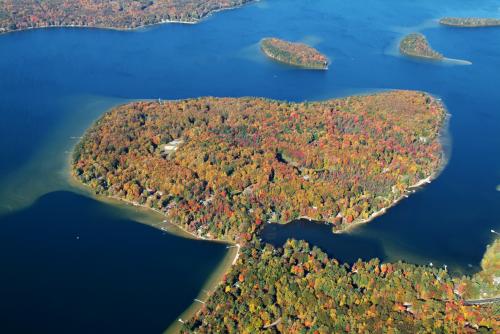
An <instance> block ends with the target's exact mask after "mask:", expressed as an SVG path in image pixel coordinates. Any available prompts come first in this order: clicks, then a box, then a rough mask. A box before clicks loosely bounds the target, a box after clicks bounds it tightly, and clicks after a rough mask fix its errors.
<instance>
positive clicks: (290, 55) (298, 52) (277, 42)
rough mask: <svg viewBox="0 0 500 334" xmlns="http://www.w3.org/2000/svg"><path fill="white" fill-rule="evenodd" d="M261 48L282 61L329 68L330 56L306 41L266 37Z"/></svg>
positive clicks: (294, 64)
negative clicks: (299, 41)
mask: <svg viewBox="0 0 500 334" xmlns="http://www.w3.org/2000/svg"><path fill="white" fill-rule="evenodd" d="M260 48H261V50H262V52H263V53H264V54H265V55H266V56H268V57H269V58H271V59H273V60H276V61H279V62H281V63H285V64H288V65H293V66H299V67H303V68H307V69H317V70H326V69H328V58H327V57H326V56H325V55H323V54H321V53H320V52H319V51H318V50H316V49H315V48H313V47H310V46H309V45H306V44H304V43H292V42H288V41H284V40H281V39H278V38H264V39H263V40H261V42H260Z"/></svg>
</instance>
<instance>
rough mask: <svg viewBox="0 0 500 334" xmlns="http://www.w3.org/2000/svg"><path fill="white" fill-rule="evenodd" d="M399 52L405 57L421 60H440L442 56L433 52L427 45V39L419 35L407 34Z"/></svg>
mask: <svg viewBox="0 0 500 334" xmlns="http://www.w3.org/2000/svg"><path fill="white" fill-rule="evenodd" d="M399 51H400V52H401V53H402V54H404V55H406V56H412V57H421V58H429V59H436V60H442V59H443V58H444V56H443V55H442V54H441V53H439V52H437V51H435V50H434V49H432V48H431V46H430V45H429V42H428V41H427V38H425V36H424V35H422V34H420V33H414V34H409V35H407V36H405V37H404V38H403V39H402V40H401V42H400V44H399Z"/></svg>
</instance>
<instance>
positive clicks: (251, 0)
mask: <svg viewBox="0 0 500 334" xmlns="http://www.w3.org/2000/svg"><path fill="white" fill-rule="evenodd" d="M259 1H260V0H249V1H248V2H246V3H243V4H240V5H237V6H232V7H227V8H218V9H213V10H210V11H208V12H207V14H205V15H204V16H202V17H200V18H198V19H193V20H192V21H187V20H160V21H158V22H156V23H148V24H143V25H139V26H137V27H112V26H98V25H95V26H92V25H81V24H68V25H64V24H61V25H47V26H40V27H27V28H21V29H15V30H6V29H4V30H1V29H0V36H2V35H8V34H12V33H16V32H24V31H30V30H38V29H64V28H77V29H99V30H111V31H122V32H137V31H140V30H141V29H147V28H151V27H154V26H159V25H163V24H188V25H194V24H198V23H201V22H203V21H204V20H206V19H208V18H209V17H211V16H212V15H213V14H216V13H219V12H223V11H227V10H233V9H237V8H241V7H243V6H247V5H249V4H252V3H256V2H259Z"/></svg>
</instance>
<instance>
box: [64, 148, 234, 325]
mask: <svg viewBox="0 0 500 334" xmlns="http://www.w3.org/2000/svg"><path fill="white" fill-rule="evenodd" d="M68 163H69V166H68V167H69V168H68V170H67V172H68V175H67V178H68V184H69V185H70V186H71V187H74V188H76V189H78V190H79V191H81V192H82V193H84V194H85V195H86V196H89V197H91V198H93V199H95V200H97V201H99V202H104V203H107V204H110V205H115V206H120V205H126V206H127V209H132V208H139V209H141V210H144V214H148V213H149V214H151V212H153V213H154V215H158V216H159V217H158V218H160V217H162V218H165V213H163V212H161V211H160V210H158V209H155V208H151V207H148V206H145V205H143V204H139V203H136V202H133V201H129V200H126V199H122V198H119V197H117V196H106V195H99V194H96V193H94V192H93V191H92V189H91V188H90V187H89V186H87V185H86V184H84V183H82V182H80V181H79V180H78V179H77V178H76V176H75V175H74V174H73V173H72V170H71V157H69V159H68ZM136 221H137V222H138V223H140V224H144V225H148V226H150V227H152V228H156V229H158V230H161V231H163V232H165V233H170V234H172V235H174V236H177V237H181V238H187V239H192V240H198V241H208V242H215V243H221V244H225V245H226V249H228V251H227V254H226V255H225V256H224V258H223V259H222V261H221V262H220V263H219V264H218V265H217V266H216V268H215V269H214V271H213V272H212V273H211V274H210V275H209V276H208V278H207V279H206V281H205V283H203V285H202V286H201V289H200V291H199V292H198V293H197V295H196V297H195V299H194V300H193V302H192V303H191V304H190V305H189V306H188V307H187V308H186V309H185V310H184V311H183V312H182V313H181V314H179V315H178V317H177V320H175V321H174V322H173V323H171V324H169V325H168V326H167V327H166V329H165V330H164V331H163V333H165V334H173V333H178V332H179V329H180V327H181V326H182V324H183V322H184V321H187V320H189V319H191V318H192V317H194V316H195V314H196V313H198V312H199V311H200V310H201V309H202V308H203V306H204V302H203V301H204V300H208V299H209V298H210V296H211V295H212V294H213V292H214V291H215V290H216V289H217V288H218V287H219V285H220V284H221V283H222V278H223V277H224V276H225V275H226V274H227V273H229V272H230V271H231V269H232V267H233V266H234V265H235V264H236V262H237V261H238V259H239V257H240V251H241V245H240V244H238V243H234V242H231V241H227V240H222V239H214V238H206V237H201V236H198V235H196V234H194V233H192V232H189V231H187V230H186V229H185V228H183V227H181V226H179V225H177V224H174V223H172V222H169V221H166V220H165V219H163V220H162V221H161V222H160V223H158V224H154V223H151V222H147V221H139V220H136ZM162 225H167V226H168V227H172V228H170V229H167V228H166V227H164V226H162ZM200 301H201V302H200Z"/></svg>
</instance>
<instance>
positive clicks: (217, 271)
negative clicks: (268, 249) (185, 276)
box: [66, 94, 450, 334]
mask: <svg viewBox="0 0 500 334" xmlns="http://www.w3.org/2000/svg"><path fill="white" fill-rule="evenodd" d="M360 95H362V94H360ZM431 96H432V97H433V98H434V100H435V101H438V102H439V103H440V104H441V107H442V108H443V110H444V117H443V120H442V124H441V128H440V130H439V133H438V138H439V139H438V140H439V141H440V142H441V145H442V146H443V150H442V156H441V158H442V161H441V164H440V166H439V168H438V169H437V170H436V171H435V172H434V173H432V174H431V175H429V176H428V177H426V178H424V179H422V180H419V181H418V182H417V183H415V184H414V185H412V186H410V187H408V188H407V190H406V191H405V192H404V193H403V194H402V195H401V196H400V197H399V198H397V199H396V200H395V201H393V202H392V203H391V205H389V206H387V207H385V208H382V209H381V210H379V211H377V212H374V213H372V214H371V215H370V216H369V217H368V218H366V219H364V220H360V221H357V222H353V223H351V224H350V225H348V226H346V227H345V228H343V229H342V230H340V231H333V233H345V232H349V231H350V230H352V229H353V228H355V227H357V226H358V225H361V224H366V223H368V222H370V221H372V220H373V219H375V218H376V217H378V216H380V215H383V214H384V213H385V212H386V210H387V209H388V208H390V207H392V206H395V205H396V204H397V203H398V202H399V201H400V200H402V199H403V198H405V197H408V196H407V194H408V193H413V192H415V188H419V187H421V186H422V185H424V184H426V183H430V182H431V181H432V180H433V179H434V178H436V177H437V176H438V175H439V174H440V172H441V171H442V170H443V169H444V167H445V166H446V164H447V157H446V154H445V153H446V152H445V145H444V144H443V141H442V138H443V135H444V134H445V133H447V131H448V121H449V118H450V114H448V113H447V110H446V108H445V106H444V104H443V103H442V102H441V99H440V98H439V97H436V96H433V95H431ZM181 100H182V99H181ZM138 101H140V100H138ZM115 107H116V106H115ZM113 108H114V107H113ZM110 110H112V108H111V109H110ZM108 111H109V110H108ZM101 117H102V116H101ZM86 131H87V130H85V132H86ZM83 136H84V134H83V135H82V137H83ZM77 144H78V143H77V142H75V143H74V145H73V147H72V151H73V150H74V148H75V146H76V145H77ZM66 161H67V169H66V170H67V180H68V184H69V185H70V186H71V187H73V188H76V189H78V190H80V191H82V192H83V193H84V194H85V195H87V196H89V197H91V198H94V199H96V200H98V201H103V202H107V203H110V204H112V205H113V204H114V205H119V204H128V206H131V207H136V208H139V209H141V210H144V213H146V214H147V213H148V212H150V213H151V212H152V213H154V214H155V215H158V217H161V218H163V219H162V220H161V222H158V223H151V222H146V221H140V220H136V221H137V222H139V223H143V224H145V225H148V226H151V227H153V228H157V229H159V230H162V231H164V232H167V233H171V234H173V235H177V236H180V237H185V238H190V239H194V240H204V241H211V242H218V243H223V244H226V245H227V246H226V248H227V249H228V253H227V255H226V256H225V257H224V259H223V260H222V261H221V263H220V264H218V265H217V266H216V268H214V271H213V272H212V273H211V274H210V275H209V276H208V277H207V280H206V282H205V283H204V284H203V285H202V288H201V290H200V291H199V292H198V294H197V297H196V298H195V299H194V300H193V302H192V303H191V304H190V305H189V306H188V307H187V308H186V309H185V311H183V312H182V313H181V314H180V315H179V316H178V318H177V320H175V321H174V322H173V323H171V324H169V325H168V327H167V328H166V329H165V331H164V333H167V334H168V333H177V332H178V331H179V329H180V327H181V326H182V323H184V322H185V321H186V320H188V319H191V318H192V317H193V316H194V315H195V314H196V313H198V312H199V311H200V310H201V309H202V308H203V306H204V304H205V302H204V300H208V298H209V297H210V296H211V294H212V293H213V292H214V291H215V290H216V289H217V288H218V287H219V285H220V284H221V283H222V278H223V277H224V275H226V274H227V273H228V272H230V270H231V269H232V267H233V266H234V265H235V264H236V262H237V261H238V259H239V256H240V250H241V245H240V244H238V243H235V242H232V241H229V240H223V239H215V238H211V237H203V236H198V235H197V234H195V233H193V232H190V231H187V230H186V229H185V228H184V227H182V226H179V225H177V224H174V223H172V222H168V221H167V220H166V219H165V218H166V217H165V216H166V214H165V212H162V211H160V210H158V209H155V208H152V207H149V206H146V205H144V204H139V203H137V202H134V201H130V200H127V199H124V198H120V197H117V196H114V195H111V196H110V195H103V194H96V193H95V192H94V191H92V189H91V188H90V186H88V185H87V184H85V183H83V182H81V181H80V180H79V179H78V178H77V176H76V175H75V174H74V173H73V168H72V166H73V163H72V156H71V155H68V157H67V160H66ZM150 210H151V211H150ZM303 218H306V219H309V218H308V217H303ZM158 220H160V218H159V219H158ZM309 220H310V219H309ZM164 225H167V226H169V227H172V229H167V228H166V227H165V226H164ZM233 248H234V249H233Z"/></svg>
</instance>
